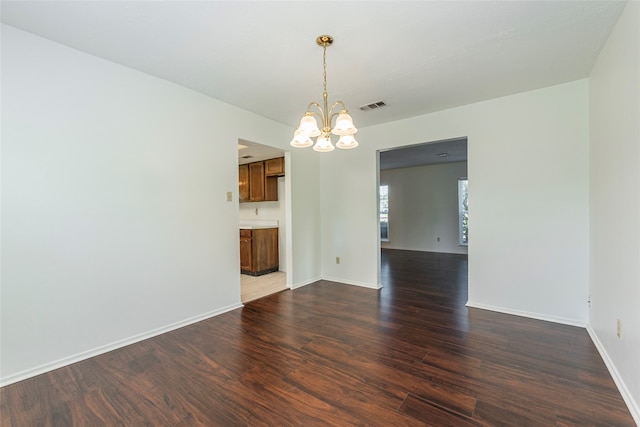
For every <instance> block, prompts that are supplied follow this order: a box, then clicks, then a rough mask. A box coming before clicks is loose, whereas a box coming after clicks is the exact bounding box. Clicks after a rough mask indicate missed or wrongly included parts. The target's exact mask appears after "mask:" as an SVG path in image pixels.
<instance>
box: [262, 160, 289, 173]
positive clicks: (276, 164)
mask: <svg viewBox="0 0 640 427" xmlns="http://www.w3.org/2000/svg"><path fill="white" fill-rule="evenodd" d="M264 174H265V175H266V176H284V157H278V158H277V159H269V160H265V161H264Z"/></svg>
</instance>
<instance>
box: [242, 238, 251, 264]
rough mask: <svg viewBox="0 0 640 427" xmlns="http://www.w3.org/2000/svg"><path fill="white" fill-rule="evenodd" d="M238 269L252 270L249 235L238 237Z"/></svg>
mask: <svg viewBox="0 0 640 427" xmlns="http://www.w3.org/2000/svg"><path fill="white" fill-rule="evenodd" d="M240 270H242V271H253V252H252V249H251V237H240Z"/></svg>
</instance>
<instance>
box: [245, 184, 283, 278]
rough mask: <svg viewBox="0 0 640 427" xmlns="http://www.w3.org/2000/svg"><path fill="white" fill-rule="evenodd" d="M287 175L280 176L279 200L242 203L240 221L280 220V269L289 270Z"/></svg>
mask: <svg viewBox="0 0 640 427" xmlns="http://www.w3.org/2000/svg"><path fill="white" fill-rule="evenodd" d="M286 178H287V177H286V176H281V177H278V201H277V202H250V203H240V222H242V221H243V220H272V221H278V258H279V268H280V270H279V271H284V272H286V271H287V256H286V244H287V227H286V209H285V207H286V192H285V180H286Z"/></svg>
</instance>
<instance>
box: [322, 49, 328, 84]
mask: <svg viewBox="0 0 640 427" xmlns="http://www.w3.org/2000/svg"><path fill="white" fill-rule="evenodd" d="M322 50H323V53H322V68H323V70H324V72H323V73H322V79H323V82H324V92H325V93H326V92H327V45H326V44H325V45H324V46H322Z"/></svg>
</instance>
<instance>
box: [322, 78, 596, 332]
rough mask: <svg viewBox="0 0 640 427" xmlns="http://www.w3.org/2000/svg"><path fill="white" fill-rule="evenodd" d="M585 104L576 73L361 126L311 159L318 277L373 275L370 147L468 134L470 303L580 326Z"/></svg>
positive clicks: (369, 278) (370, 282) (353, 279)
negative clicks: (344, 148)
mask: <svg viewBox="0 0 640 427" xmlns="http://www.w3.org/2000/svg"><path fill="white" fill-rule="evenodd" d="M587 108H588V97H587V81H586V80H580V81H576V82H571V83H567V84H563V85H558V86H553V87H549V88H546V89H541V90H536V91H531V92H526V93H521V94H517V95H512V96H508V97H504V98H499V99H495V100H491V101H486V102H481V103H477V104H473V105H468V106H464V107H460V108H455V109H451V110H446V111H441V112H438V113H433V114H428V115H423V116H419V117H414V118H410V119H406V120H401V121H397V122H392V123H387V124H382V125H379V126H372V127H367V128H363V129H361V130H360V131H359V132H358V141H359V142H360V146H359V147H358V149H357V150H351V151H348V152H338V150H336V152H334V153H335V155H331V156H323V157H322V159H321V169H322V170H321V177H322V189H321V194H322V213H323V217H322V230H323V233H322V237H323V240H322V255H323V256H322V260H323V263H322V272H323V275H324V276H326V277H331V278H332V279H338V280H342V281H345V282H347V283H356V284H364V285H367V286H371V287H375V286H377V284H378V283H377V282H378V275H377V271H376V268H375V267H376V265H377V257H378V241H377V236H378V229H377V198H376V150H379V149H388V148H393V147H399V146H405V145H411V144H418V143H424V142H430V141H438V140H444V139H451V138H459V137H468V178H469V206H470V211H469V215H470V220H469V226H470V229H471V230H473V232H472V238H471V239H470V244H469V248H468V249H469V303H470V304H471V305H474V306H479V307H484V308H491V309H495V310H500V311H505V312H512V313H518V314H524V315H527V316H531V317H538V318H543V319H549V320H554V321H559V322H565V323H570V324H578V325H585V324H586V321H587V304H586V301H587V270H588V251H589V239H588V231H589V230H588V219H589V214H588V210H589V194H588V139H587V138H588V111H587ZM334 153H332V154H334ZM335 171H340V173H339V174H338V173H335ZM335 256H341V257H342V263H341V264H339V265H336V264H335V262H334V260H335Z"/></svg>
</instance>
